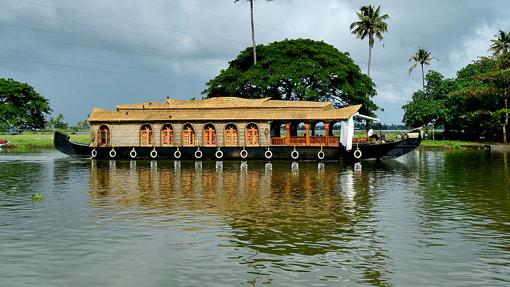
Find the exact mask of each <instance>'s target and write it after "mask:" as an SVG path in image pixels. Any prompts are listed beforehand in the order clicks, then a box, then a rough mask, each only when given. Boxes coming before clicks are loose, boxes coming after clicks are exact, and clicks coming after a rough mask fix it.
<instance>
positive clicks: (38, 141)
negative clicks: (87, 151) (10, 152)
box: [0, 132, 90, 149]
mask: <svg viewBox="0 0 510 287" xmlns="http://www.w3.org/2000/svg"><path fill="white" fill-rule="evenodd" d="M70 136H71V140H72V141H74V142H79V143H88V142H89V140H90V134H89V133H88V132H85V133H77V134H71V135H70ZM0 138H1V139H6V140H8V141H9V145H8V146H5V147H4V149H32V148H37V149H41V148H53V133H24V134H20V135H0Z"/></svg>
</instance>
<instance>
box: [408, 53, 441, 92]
mask: <svg viewBox="0 0 510 287" xmlns="http://www.w3.org/2000/svg"><path fill="white" fill-rule="evenodd" d="M432 60H438V59H437V58H435V57H432V55H431V53H430V52H429V51H427V50H425V49H423V48H419V47H418V51H417V52H416V54H414V55H413V56H412V57H411V58H409V62H411V61H414V64H413V65H412V66H411V68H409V75H411V72H412V71H413V70H414V68H416V67H417V66H418V64H420V66H421V81H422V84H423V89H425V71H424V68H423V66H425V65H427V66H428V65H430V62H431V61H432ZM438 61H439V60H438Z"/></svg>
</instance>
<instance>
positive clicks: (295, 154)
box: [290, 150, 299, 159]
mask: <svg viewBox="0 0 510 287" xmlns="http://www.w3.org/2000/svg"><path fill="white" fill-rule="evenodd" d="M290 157H291V158H292V159H298V157H299V152H298V151H297V150H293V151H292V152H291V153H290Z"/></svg>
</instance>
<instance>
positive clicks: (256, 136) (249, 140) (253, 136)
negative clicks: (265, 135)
mask: <svg viewBox="0 0 510 287" xmlns="http://www.w3.org/2000/svg"><path fill="white" fill-rule="evenodd" d="M250 126H252V127H251V128H249V127H250ZM245 140H246V145H247V146H256V145H260V129H259V126H258V125H257V124H254V123H251V124H248V125H246V128H245Z"/></svg>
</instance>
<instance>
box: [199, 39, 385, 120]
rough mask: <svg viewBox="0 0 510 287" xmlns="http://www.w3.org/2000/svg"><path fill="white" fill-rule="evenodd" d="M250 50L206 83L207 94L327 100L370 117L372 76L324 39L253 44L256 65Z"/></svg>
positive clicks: (373, 87) (372, 106)
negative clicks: (357, 106) (355, 107)
mask: <svg viewBox="0 0 510 287" xmlns="http://www.w3.org/2000/svg"><path fill="white" fill-rule="evenodd" d="M251 52H252V49H251V48H247V49H245V50H244V51H242V52H241V53H240V54H239V55H238V56H237V58H236V59H235V60H233V61H231V62H230V63H229V67H228V68H227V69H225V70H222V71H221V72H220V74H219V75H218V76H217V77H215V78H214V79H211V80H209V81H208V82H207V84H206V85H207V88H206V89H205V90H204V91H203V93H204V94H207V97H218V96H237V97H242V98H250V99H253V98H264V97H270V98H272V99H278V100H280V99H283V100H309V101H333V102H334V103H335V105H336V106H337V107H342V106H348V105H353V104H363V110H362V111H361V112H362V113H365V114H368V115H373V111H375V110H376V109H377V106H376V105H375V104H374V103H373V102H372V100H371V98H372V97H373V96H374V95H375V94H376V91H375V85H374V83H373V82H372V80H371V79H370V78H369V77H368V76H366V75H365V74H363V73H361V70H360V68H359V66H358V65H356V64H355V63H354V62H353V61H352V59H351V58H350V57H349V54H347V53H342V52H340V51H338V50H337V49H336V48H335V47H333V46H331V45H329V44H326V43H324V42H318V41H313V40H308V39H296V40H284V41H279V42H274V43H271V44H269V45H258V46H257V53H258V60H257V65H252V59H251Z"/></svg>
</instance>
